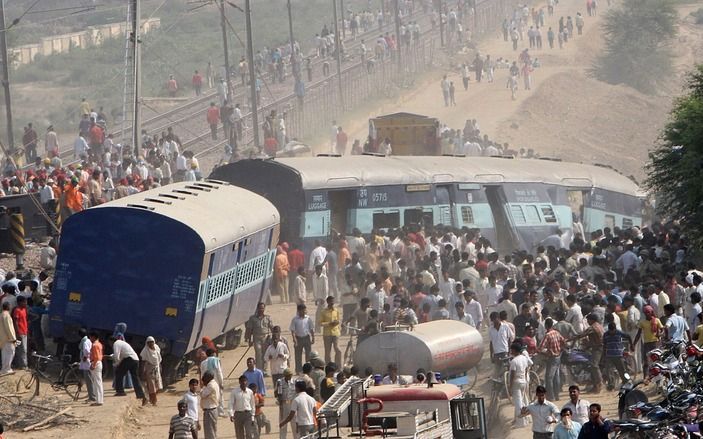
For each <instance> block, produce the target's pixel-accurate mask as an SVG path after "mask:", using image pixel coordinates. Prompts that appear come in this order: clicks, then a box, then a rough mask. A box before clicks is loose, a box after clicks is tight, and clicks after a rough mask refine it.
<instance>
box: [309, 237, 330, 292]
mask: <svg viewBox="0 0 703 439" xmlns="http://www.w3.org/2000/svg"><path fill="white" fill-rule="evenodd" d="M326 257H327V249H326V248H325V247H324V246H323V245H322V243H321V242H320V241H315V248H314V249H312V252H310V262H309V265H308V271H313V270H315V269H316V268H317V266H318V265H322V264H323V263H324V261H325V258H326ZM325 297H327V296H325Z"/></svg>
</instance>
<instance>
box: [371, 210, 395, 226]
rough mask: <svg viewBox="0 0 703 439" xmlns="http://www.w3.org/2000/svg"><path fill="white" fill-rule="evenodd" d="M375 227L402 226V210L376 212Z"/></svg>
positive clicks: (374, 215) (374, 217)
mask: <svg viewBox="0 0 703 439" xmlns="http://www.w3.org/2000/svg"><path fill="white" fill-rule="evenodd" d="M373 227H374V228H375V229H392V228H397V227H400V212H397V211H396V212H374V214H373Z"/></svg>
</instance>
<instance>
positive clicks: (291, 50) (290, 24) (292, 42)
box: [288, 0, 298, 79]
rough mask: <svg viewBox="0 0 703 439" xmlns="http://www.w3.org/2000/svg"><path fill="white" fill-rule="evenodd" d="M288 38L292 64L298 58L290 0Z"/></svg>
mask: <svg viewBox="0 0 703 439" xmlns="http://www.w3.org/2000/svg"><path fill="white" fill-rule="evenodd" d="M288 38H289V39H290V60H291V65H292V64H293V62H297V61H296V60H297V58H296V56H295V43H294V41H295V40H294V39H293V11H292V10H291V5H290V0H288ZM294 70H295V69H294ZM296 79H298V78H296Z"/></svg>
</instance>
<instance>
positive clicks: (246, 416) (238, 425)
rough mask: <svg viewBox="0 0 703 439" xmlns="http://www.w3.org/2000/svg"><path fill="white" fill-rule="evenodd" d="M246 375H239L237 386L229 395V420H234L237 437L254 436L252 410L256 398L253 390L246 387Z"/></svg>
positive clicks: (239, 438)
mask: <svg viewBox="0 0 703 439" xmlns="http://www.w3.org/2000/svg"><path fill="white" fill-rule="evenodd" d="M247 384H248V383H247V377H245V376H244V375H242V376H240V377H239V387H235V388H234V389H232V393H231V394H230V396H229V420H230V421H231V422H234V434H235V436H236V437H237V439H251V438H253V437H254V431H255V428H254V427H255V426H254V412H255V410H256V400H255V399H254V392H252V391H251V389H250V388H249V387H247Z"/></svg>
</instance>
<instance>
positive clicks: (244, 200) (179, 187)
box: [86, 180, 280, 251]
mask: <svg viewBox="0 0 703 439" xmlns="http://www.w3.org/2000/svg"><path fill="white" fill-rule="evenodd" d="M111 207H112V208H128V209H142V210H145V211H148V212H150V213H152V214H156V215H161V216H164V217H167V218H171V219H173V220H175V221H178V222H180V223H182V224H184V225H186V226H187V227H189V228H191V229H192V230H193V231H195V232H196V233H197V234H198V235H199V236H200V237H201V238H202V240H203V243H204V244H205V251H209V250H211V249H214V248H218V247H221V246H222V245H225V244H228V243H230V242H232V241H235V240H237V239H238V238H240V237H242V236H245V235H249V234H251V233H254V232H256V231H258V230H261V229H264V228H266V227H270V226H272V225H274V224H277V223H278V222H279V220H280V218H279V214H278V210H276V208H275V207H274V206H273V204H271V203H270V202H269V201H268V200H266V199H265V198H264V197H262V196H259V195H257V194H255V193H254V192H251V191H248V190H246V189H242V188H240V187H237V186H232V185H230V184H229V183H225V182H221V181H216V180H203V181H198V182H182V183H173V184H169V185H166V186H162V187H159V188H156V189H151V190H148V191H145V192H140V193H138V194H134V195H130V196H129V197H125V198H120V199H118V200H114V201H110V202H108V203H105V204H101V205H100V206H96V207H95V208H92V209H103V208H111ZM92 209H88V210H87V211H86V213H88V212H90V210H92Z"/></svg>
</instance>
